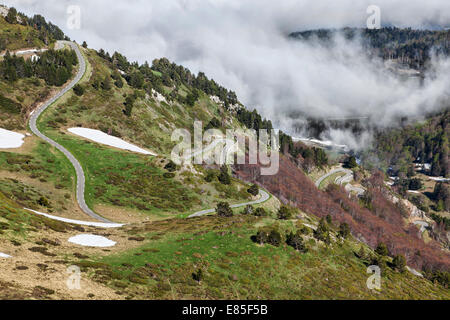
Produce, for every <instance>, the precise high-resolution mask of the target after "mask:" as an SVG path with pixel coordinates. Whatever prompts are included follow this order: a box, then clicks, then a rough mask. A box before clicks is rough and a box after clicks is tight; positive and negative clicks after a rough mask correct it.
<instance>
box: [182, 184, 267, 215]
mask: <svg viewBox="0 0 450 320" xmlns="http://www.w3.org/2000/svg"><path fill="white" fill-rule="evenodd" d="M259 195H260V198H259V199H258V200H255V201H251V202H246V203H240V204H234V205H232V206H230V207H231V208H240V207H245V206H248V205H254V204H260V203H263V202H266V201H267V200H269V198H270V196H269V194H268V193H267V192H265V191H264V190H259ZM214 212H216V209H208V210H202V211H199V212H196V213H194V214H191V215H190V216H189V217H188V218H194V217H201V216H204V215H207V214H210V213H214Z"/></svg>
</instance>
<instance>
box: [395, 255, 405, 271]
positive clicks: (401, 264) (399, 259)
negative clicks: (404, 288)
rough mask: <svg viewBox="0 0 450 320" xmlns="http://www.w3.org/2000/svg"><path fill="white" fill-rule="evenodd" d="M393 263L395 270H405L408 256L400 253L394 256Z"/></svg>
mask: <svg viewBox="0 0 450 320" xmlns="http://www.w3.org/2000/svg"><path fill="white" fill-rule="evenodd" d="M392 265H393V267H394V269H395V270H397V271H399V272H404V271H405V269H406V258H405V257H404V256H403V255H401V254H398V255H396V256H395V257H394V260H392Z"/></svg>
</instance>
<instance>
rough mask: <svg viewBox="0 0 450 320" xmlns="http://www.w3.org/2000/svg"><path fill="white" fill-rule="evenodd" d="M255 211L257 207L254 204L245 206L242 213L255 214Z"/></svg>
mask: <svg viewBox="0 0 450 320" xmlns="http://www.w3.org/2000/svg"><path fill="white" fill-rule="evenodd" d="M254 212H255V208H254V207H253V206H252V205H250V204H249V205H247V206H245V208H244V210H243V211H242V214H245V215H249V214H253V213H254Z"/></svg>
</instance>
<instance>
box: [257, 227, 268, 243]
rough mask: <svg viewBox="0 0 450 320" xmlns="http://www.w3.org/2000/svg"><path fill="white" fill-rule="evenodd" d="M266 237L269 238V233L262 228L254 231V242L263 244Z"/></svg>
mask: <svg viewBox="0 0 450 320" xmlns="http://www.w3.org/2000/svg"><path fill="white" fill-rule="evenodd" d="M268 239H269V234H268V233H267V231H266V230H263V229H260V230H258V232H257V233H256V237H255V241H256V242H258V243H259V244H261V245H263V244H264V243H267V241H268Z"/></svg>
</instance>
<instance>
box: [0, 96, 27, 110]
mask: <svg viewBox="0 0 450 320" xmlns="http://www.w3.org/2000/svg"><path fill="white" fill-rule="evenodd" d="M0 110H2V111H5V112H9V113H15V114H19V113H20V112H21V110H22V106H21V105H20V104H19V103H16V102H14V101H13V100H11V99H8V98H6V97H4V96H2V95H1V94H0Z"/></svg>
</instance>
